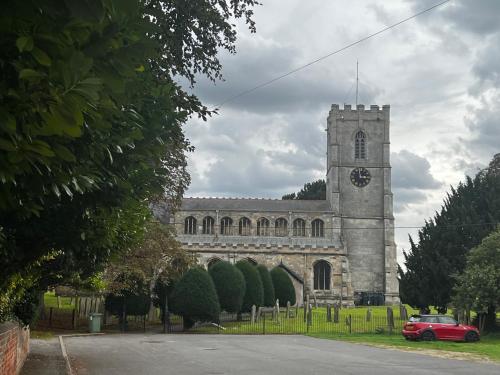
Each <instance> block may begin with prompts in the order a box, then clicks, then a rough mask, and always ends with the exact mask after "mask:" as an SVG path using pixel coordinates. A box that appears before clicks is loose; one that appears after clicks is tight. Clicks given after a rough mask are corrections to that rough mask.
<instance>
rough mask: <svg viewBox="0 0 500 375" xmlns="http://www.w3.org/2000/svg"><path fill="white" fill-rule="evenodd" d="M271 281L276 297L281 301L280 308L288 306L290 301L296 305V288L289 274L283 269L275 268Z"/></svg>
mask: <svg viewBox="0 0 500 375" xmlns="http://www.w3.org/2000/svg"><path fill="white" fill-rule="evenodd" d="M271 279H272V280H273V285H274V295H275V297H276V298H277V299H279V301H280V306H286V303H287V302H288V301H290V303H291V304H292V305H295V302H296V301H295V288H294V287H293V284H292V280H290V277H289V276H288V274H287V273H286V272H285V271H284V270H283V269H282V268H281V267H274V268H273V270H272V271H271Z"/></svg>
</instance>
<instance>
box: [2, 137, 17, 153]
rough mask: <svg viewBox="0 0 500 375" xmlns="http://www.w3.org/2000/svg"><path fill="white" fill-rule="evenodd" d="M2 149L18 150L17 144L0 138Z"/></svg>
mask: <svg viewBox="0 0 500 375" xmlns="http://www.w3.org/2000/svg"><path fill="white" fill-rule="evenodd" d="M0 150H4V151H16V146H15V145H13V144H12V142H9V141H8V140H6V139H2V138H0Z"/></svg>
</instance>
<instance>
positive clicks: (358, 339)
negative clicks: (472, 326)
mask: <svg viewBox="0 0 500 375" xmlns="http://www.w3.org/2000/svg"><path fill="white" fill-rule="evenodd" d="M308 335H309V336H312V337H317V338H323V339H331V340H342V341H349V342H355V343H360V344H368V345H379V346H392V347H397V348H400V349H407V350H415V351H422V350H441V351H448V352H457V353H470V354H473V355H476V356H480V357H486V358H488V359H490V360H492V361H500V334H499V333H490V334H486V335H484V336H482V337H481V341H479V342H475V343H464V342H453V341H430V342H429V341H407V340H405V339H404V338H403V336H401V335H379V334H369V333H366V334H353V335H334V334H330V333H310V334H308Z"/></svg>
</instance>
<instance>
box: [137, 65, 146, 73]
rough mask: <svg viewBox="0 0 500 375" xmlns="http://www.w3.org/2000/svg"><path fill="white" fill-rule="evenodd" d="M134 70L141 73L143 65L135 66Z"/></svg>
mask: <svg viewBox="0 0 500 375" xmlns="http://www.w3.org/2000/svg"><path fill="white" fill-rule="evenodd" d="M135 71H136V72H139V73H142V72H143V71H144V65H142V64H141V65H140V66H138V67H137V68H135Z"/></svg>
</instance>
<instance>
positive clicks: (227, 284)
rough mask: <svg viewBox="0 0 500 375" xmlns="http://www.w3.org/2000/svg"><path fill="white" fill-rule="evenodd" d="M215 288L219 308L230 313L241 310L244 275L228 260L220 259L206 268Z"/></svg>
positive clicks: (244, 287) (244, 288)
mask: <svg viewBox="0 0 500 375" xmlns="http://www.w3.org/2000/svg"><path fill="white" fill-rule="evenodd" d="M208 273H209V274H210V276H211V277H212V280H213V282H214V285H215V289H216V290H217V296H218V297H219V302H220V307H221V310H225V311H227V312H230V313H237V312H240V311H241V306H242V304H243V297H244V296H245V290H246V284H245V277H244V276H243V274H242V273H241V271H240V270H239V269H238V268H236V267H235V266H234V265H232V264H231V263H229V262H225V261H220V262H217V263H216V264H214V265H213V266H212V267H210V269H209V270H208Z"/></svg>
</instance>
